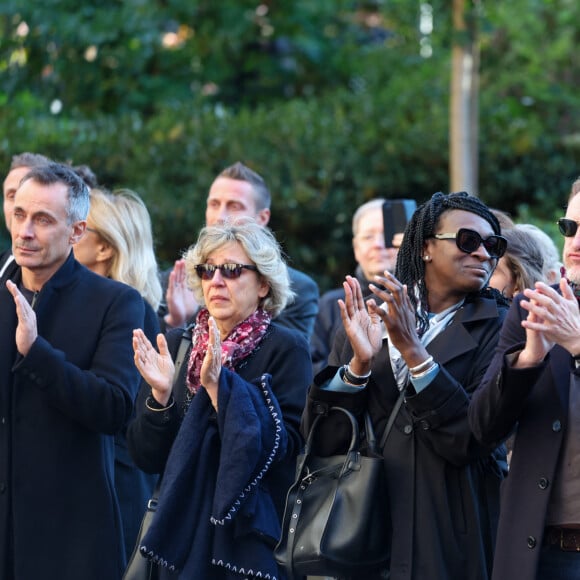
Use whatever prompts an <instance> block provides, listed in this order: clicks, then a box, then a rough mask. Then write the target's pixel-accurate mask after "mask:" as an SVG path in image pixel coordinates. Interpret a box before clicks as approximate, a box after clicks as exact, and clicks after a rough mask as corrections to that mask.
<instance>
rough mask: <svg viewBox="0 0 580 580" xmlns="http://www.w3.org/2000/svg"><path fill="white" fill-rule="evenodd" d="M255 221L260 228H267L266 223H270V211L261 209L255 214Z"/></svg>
mask: <svg viewBox="0 0 580 580" xmlns="http://www.w3.org/2000/svg"><path fill="white" fill-rule="evenodd" d="M256 221H257V222H258V223H259V224H260V225H261V226H267V225H268V222H269V221H270V210H269V209H268V208H264V209H261V210H260V211H259V212H258V213H257V214H256Z"/></svg>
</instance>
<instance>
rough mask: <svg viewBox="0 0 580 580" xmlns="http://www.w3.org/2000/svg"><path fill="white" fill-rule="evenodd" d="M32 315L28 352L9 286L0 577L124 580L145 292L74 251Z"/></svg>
mask: <svg viewBox="0 0 580 580" xmlns="http://www.w3.org/2000/svg"><path fill="white" fill-rule="evenodd" d="M13 279H14V281H15V282H16V283H18V282H19V280H20V271H19V270H18V271H17V272H16V273H15V276H14V278H13ZM35 312H36V317H37V324H38V337H37V339H36V340H35V342H34V344H33V345H32V348H31V349H30V352H29V353H28V354H27V355H26V356H25V357H22V356H21V355H19V354H18V353H17V350H16V343H15V338H14V337H15V330H16V325H17V317H16V309H15V305H14V299H13V298H12V296H11V295H10V293H9V292H8V290H7V288H6V287H5V286H3V287H0V321H1V323H0V361H1V362H0V580H13V578H18V579H22V580H29V579H33V578H42V579H43V580H79V578H82V579H83V580H103V579H105V578H107V579H116V578H120V576H121V574H122V571H123V567H124V559H123V553H124V551H123V548H122V530H121V519H120V513H119V506H118V502H117V498H116V494H115V488H114V476H113V470H114V434H115V433H116V432H118V431H120V430H121V429H122V428H123V427H124V426H125V424H126V423H127V421H128V420H129V418H130V416H131V412H132V409H133V401H134V399H135V397H136V394H137V389H138V387H139V373H138V372H137V370H136V368H135V365H134V363H133V348H132V345H131V337H132V331H133V328H136V327H138V326H139V325H141V324H142V321H143V316H144V306H143V300H142V298H141V296H140V295H139V294H138V293H137V292H136V291H135V290H133V289H132V288H130V287H129V286H126V285H125V284H121V283H119V282H114V281H112V280H109V279H107V278H104V277H102V276H99V275H97V274H94V273H92V272H90V271H89V270H87V269H86V268H85V267H84V266H82V265H81V264H79V263H78V262H77V261H76V260H74V258H73V256H72V252H71V255H70V256H69V258H68V259H67V261H66V262H65V263H64V264H63V265H62V266H61V268H60V269H59V270H58V271H57V272H56V273H55V274H54V275H53V277H52V278H51V279H50V280H49V281H48V282H47V283H46V284H45V285H44V287H43V288H42V290H41V291H40V292H39V294H38V296H37V298H36V305H35ZM11 560H12V561H13V565H14V575H13V576H12V575H10V576H9V575H8V572H7V571H6V566H7V564H8V563H9V562H10V561H11Z"/></svg>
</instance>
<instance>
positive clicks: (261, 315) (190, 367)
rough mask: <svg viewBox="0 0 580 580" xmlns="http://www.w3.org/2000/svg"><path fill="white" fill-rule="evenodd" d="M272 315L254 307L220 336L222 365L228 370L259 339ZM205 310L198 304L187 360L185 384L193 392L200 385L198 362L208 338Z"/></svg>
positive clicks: (203, 354) (200, 361) (232, 367)
mask: <svg viewBox="0 0 580 580" xmlns="http://www.w3.org/2000/svg"><path fill="white" fill-rule="evenodd" d="M271 319H272V317H271V316H270V315H269V314H268V313H267V312H266V311H265V310H261V309H258V310H256V311H255V312H254V313H253V314H250V316H248V318H246V319H245V320H242V322H240V323H239V324H238V325H237V326H235V327H234V329H233V330H232V331H231V332H230V333H229V335H228V336H227V338H226V339H225V340H222V343H221V345H222V365H223V366H224V367H226V368H228V369H230V370H232V371H233V370H234V369H235V366H236V365H237V364H238V363H239V362H240V361H241V360H243V359H245V358H246V357H247V356H248V355H249V354H250V353H251V352H252V351H253V350H254V349H255V348H256V346H257V345H258V344H259V343H260V341H261V340H262V339H263V338H264V334H266V330H267V329H268V326H269V325H270V321H271ZM208 321H209V312H208V310H207V308H202V309H201V310H200V311H199V313H198V315H197V318H196V321H195V328H194V329H193V336H192V343H193V347H192V349H191V355H190V357H189V362H188V364H187V388H188V389H189V391H190V393H192V394H195V393H196V392H197V390H198V389H199V387H200V385H201V381H200V375H201V365H202V363H203V359H204V357H205V353H206V351H207V343H208V340H209V322H208Z"/></svg>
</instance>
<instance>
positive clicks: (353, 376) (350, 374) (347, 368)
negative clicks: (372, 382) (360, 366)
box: [346, 363, 372, 381]
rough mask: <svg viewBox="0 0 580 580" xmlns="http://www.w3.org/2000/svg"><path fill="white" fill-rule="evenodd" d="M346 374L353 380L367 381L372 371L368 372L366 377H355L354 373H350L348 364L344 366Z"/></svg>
mask: <svg viewBox="0 0 580 580" xmlns="http://www.w3.org/2000/svg"><path fill="white" fill-rule="evenodd" d="M346 372H347V373H348V374H349V376H351V377H352V378H353V379H359V380H361V381H362V380H363V379H368V378H369V377H370V376H371V373H372V371H369V372H368V373H367V374H366V375H357V374H356V373H353V372H352V369H351V368H350V363H348V364H347V365H346Z"/></svg>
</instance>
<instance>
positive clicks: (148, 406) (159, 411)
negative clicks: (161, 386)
mask: <svg viewBox="0 0 580 580" xmlns="http://www.w3.org/2000/svg"><path fill="white" fill-rule="evenodd" d="M150 398H151V399H153V400H154V401H155V399H154V398H153V397H151V396H149V397H147V398H146V399H145V406H146V407H147V408H148V409H149V410H150V411H155V413H162V412H163V411H168V410H169V409H171V407H173V405H175V399H174V398H173V395H172V396H171V399H170V400H171V403H170V404H169V405H167V407H161V408H159V409H156V408H155V407H152V406H151V405H150V404H149V399H150ZM155 403H156V404H157V405H159V403H157V401H155Z"/></svg>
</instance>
